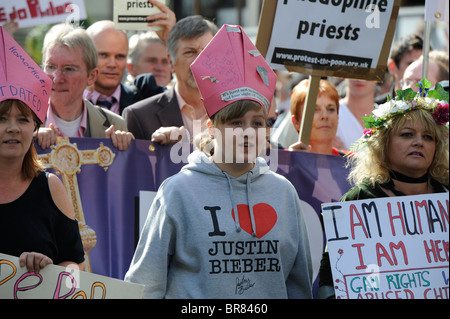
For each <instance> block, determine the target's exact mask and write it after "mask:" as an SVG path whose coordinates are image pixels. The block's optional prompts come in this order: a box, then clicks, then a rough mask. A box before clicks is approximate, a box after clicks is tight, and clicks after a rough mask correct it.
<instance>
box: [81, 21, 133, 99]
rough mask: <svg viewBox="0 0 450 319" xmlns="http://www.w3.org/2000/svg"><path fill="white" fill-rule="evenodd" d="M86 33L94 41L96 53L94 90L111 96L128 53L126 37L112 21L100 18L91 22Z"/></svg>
mask: <svg viewBox="0 0 450 319" xmlns="http://www.w3.org/2000/svg"><path fill="white" fill-rule="evenodd" d="M86 31H87V33H88V34H89V36H90V37H91V38H92V40H93V41H94V44H95V47H96V48H97V53H98V70H99V74H98V77H97V81H96V82H95V90H97V91H98V92H100V93H102V94H104V95H106V96H111V95H112V94H113V93H114V91H115V90H116V89H117V87H118V86H119V84H120V82H121V81H122V78H123V75H124V72H125V68H126V64H127V55H128V37H127V35H126V33H125V32H124V31H122V30H117V29H115V28H114V22H113V21H110V20H102V21H98V22H96V23H94V24H92V25H91V26H90V27H89V28H88V29H87V30H86Z"/></svg>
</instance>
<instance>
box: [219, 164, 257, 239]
mask: <svg viewBox="0 0 450 319" xmlns="http://www.w3.org/2000/svg"><path fill="white" fill-rule="evenodd" d="M224 174H225V176H226V178H227V181H228V188H229V190H230V200H231V205H232V206H233V211H234V221H235V224H236V232H240V231H241V230H242V228H241V225H240V224H239V212H238V208H237V205H236V203H235V201H234V193H233V186H232V185H231V180H230V176H229V175H228V174H227V173H225V172H224ZM252 174H253V172H251V171H250V172H249V173H247V185H246V186H247V201H248V206H249V212H250V221H251V224H252V231H253V233H252V236H253V237H256V223H255V216H254V214H253V207H252V202H251V201H250V192H251V189H250V188H251V187H250V185H251V183H252V181H251V177H252Z"/></svg>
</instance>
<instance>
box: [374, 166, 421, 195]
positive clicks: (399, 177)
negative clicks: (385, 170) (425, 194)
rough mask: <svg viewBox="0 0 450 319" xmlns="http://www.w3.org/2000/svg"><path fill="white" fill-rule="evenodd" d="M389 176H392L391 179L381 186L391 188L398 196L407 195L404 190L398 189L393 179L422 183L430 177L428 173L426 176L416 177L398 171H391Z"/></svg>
mask: <svg viewBox="0 0 450 319" xmlns="http://www.w3.org/2000/svg"><path fill="white" fill-rule="evenodd" d="M389 176H390V177H391V179H390V180H389V181H388V182H386V183H384V184H382V185H381V186H382V187H384V188H387V189H389V190H390V191H392V192H393V193H394V194H395V195H396V196H406V195H405V194H404V193H403V192H401V191H399V190H397V189H396V188H395V185H394V181H393V180H394V179H395V180H397V181H399V182H403V183H409V184H420V183H426V182H428V178H429V177H428V174H425V175H424V176H421V177H418V178H416V177H409V176H406V175H404V174H402V173H399V172H397V171H389Z"/></svg>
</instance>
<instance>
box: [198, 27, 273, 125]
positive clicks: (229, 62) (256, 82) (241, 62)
mask: <svg viewBox="0 0 450 319" xmlns="http://www.w3.org/2000/svg"><path fill="white" fill-rule="evenodd" d="M191 70H192V73H193V75H194V78H195V81H196V82H197V85H198V88H199V90H200V94H201V96H202V101H203V104H204V106H205V109H206V112H207V113H208V115H209V116H210V117H211V116H212V115H214V114H215V113H217V112H218V111H220V110H221V109H223V108H224V107H225V106H227V105H228V104H231V103H233V102H235V101H239V100H253V101H256V102H258V103H259V104H261V105H262V106H263V108H264V109H265V110H266V112H267V114H268V113H269V109H270V104H271V101H272V98H273V94H274V92H275V84H276V81H277V77H276V75H275V72H273V70H272V69H271V68H270V66H269V65H268V64H267V62H266V60H265V59H264V57H263V56H262V55H261V54H260V53H259V51H258V50H257V49H256V47H255V46H254V44H253V43H252V41H251V40H250V39H249V37H248V36H247V35H246V34H245V33H244V30H242V28H241V27H240V26H234V25H224V26H223V27H222V28H221V29H220V30H219V32H217V34H216V35H215V36H214V38H213V39H212V40H211V42H210V43H209V44H208V45H207V46H206V48H205V49H204V50H203V51H202V52H201V53H200V55H199V56H198V57H197V59H195V61H194V63H192V65H191Z"/></svg>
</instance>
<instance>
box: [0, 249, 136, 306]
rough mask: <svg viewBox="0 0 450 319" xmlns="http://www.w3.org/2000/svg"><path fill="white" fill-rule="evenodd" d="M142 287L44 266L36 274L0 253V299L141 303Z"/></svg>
mask: <svg viewBox="0 0 450 319" xmlns="http://www.w3.org/2000/svg"><path fill="white" fill-rule="evenodd" d="M143 291H144V286H141V285H137V284H133V283H128V282H124V281H121V280H118V279H113V278H109V277H104V276H99V275H95V274H91V273H88V272H84V271H80V270H78V269H73V268H65V267H61V266H57V265H47V266H46V267H44V268H43V269H41V271H40V272H39V274H36V273H32V272H27V269H26V267H20V265H19V258H17V257H14V256H10V255H5V254H1V253H0V299H118V298H120V299H140V298H142V294H143Z"/></svg>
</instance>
